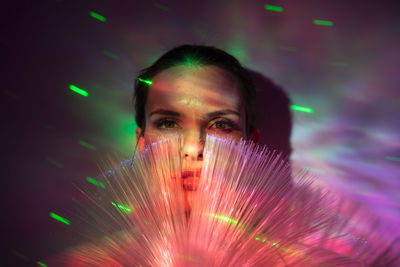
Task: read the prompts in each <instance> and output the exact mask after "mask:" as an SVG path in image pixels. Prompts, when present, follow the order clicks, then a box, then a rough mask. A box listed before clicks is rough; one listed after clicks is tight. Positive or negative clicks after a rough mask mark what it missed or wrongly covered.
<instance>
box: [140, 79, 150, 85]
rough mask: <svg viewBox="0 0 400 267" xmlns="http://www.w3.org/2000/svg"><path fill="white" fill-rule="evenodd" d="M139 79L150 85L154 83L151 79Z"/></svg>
mask: <svg viewBox="0 0 400 267" xmlns="http://www.w3.org/2000/svg"><path fill="white" fill-rule="evenodd" d="M138 80H139V82H142V83H145V84H147V85H149V86H150V85H152V84H153V82H152V81H149V80H144V79H141V78H138Z"/></svg>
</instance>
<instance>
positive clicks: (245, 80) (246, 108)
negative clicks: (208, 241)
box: [134, 45, 289, 205]
mask: <svg viewBox="0 0 400 267" xmlns="http://www.w3.org/2000/svg"><path fill="white" fill-rule="evenodd" d="M255 91H256V90H255V87H254V85H253V82H252V77H251V76H250V74H249V72H248V71H247V70H246V69H245V68H243V67H242V66H241V64H240V63H239V62H238V61H237V60H236V59H235V58H234V57H232V56H231V55H229V54H227V53H226V52H224V51H222V50H220V49H217V48H214V47H208V46H196V45H183V46H179V47H176V48H174V49H172V50H170V51H168V52H167V53H165V54H164V55H163V56H161V57H160V58H159V59H158V60H157V61H156V62H155V63H154V64H153V65H152V66H150V67H149V68H147V69H144V70H143V71H142V72H141V74H140V75H139V77H138V79H137V81H136V85H135V96H134V106H135V111H136V122H137V125H138V128H137V129H136V141H137V145H138V148H139V150H140V151H143V150H144V147H145V146H146V145H148V144H151V143H153V142H155V141H157V139H159V138H160V137H167V136H169V135H171V134H179V135H181V136H182V137H183V147H182V157H183V166H184V167H183V172H182V175H183V178H184V182H183V183H184V184H183V186H184V189H185V192H186V193H187V199H188V201H189V205H190V203H191V202H192V197H193V191H195V190H196V188H197V185H198V181H199V177H200V172H201V165H202V159H203V149H204V143H205V137H206V135H207V134H210V135H215V136H219V137H223V138H230V139H234V140H239V139H241V138H244V139H248V140H252V141H254V142H256V143H257V142H258V140H259V137H260V134H259V131H258V130H257V129H256V127H255V110H256V92H255ZM286 109H288V107H287V106H286ZM274 131H279V129H274ZM287 142H288V143H289V141H288V140H287ZM271 146H272V147H274V145H271ZM189 166H190V169H189ZM193 169H194V171H193Z"/></svg>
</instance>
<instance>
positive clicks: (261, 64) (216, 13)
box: [0, 0, 400, 266]
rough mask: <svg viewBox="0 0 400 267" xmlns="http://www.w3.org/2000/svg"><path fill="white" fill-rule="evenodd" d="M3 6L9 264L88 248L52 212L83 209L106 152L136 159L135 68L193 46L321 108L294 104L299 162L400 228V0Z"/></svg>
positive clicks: (296, 161) (5, 228) (5, 217)
mask: <svg viewBox="0 0 400 267" xmlns="http://www.w3.org/2000/svg"><path fill="white" fill-rule="evenodd" d="M265 4H270V5H276V6H280V7H283V12H274V11H271V10H267V9H265V8H264V5H265ZM1 10H2V13H3V15H2V17H1V20H2V22H1V26H2V27H1V28H2V32H3V33H2V34H1V36H0V45H1V50H0V53H1V55H2V56H1V62H2V65H3V67H2V86H1V89H0V95H1V97H0V99H1V105H0V107H1V110H2V111H1V118H2V121H1V123H2V127H1V129H2V136H3V137H2V139H1V140H2V156H3V157H2V164H3V165H4V166H3V167H2V175H1V181H2V185H3V186H2V187H1V188H2V191H3V192H2V194H1V195H2V197H3V198H4V200H3V201H2V203H3V213H2V219H1V221H2V226H1V229H2V231H4V233H3V234H2V242H1V243H2V246H4V248H3V249H2V252H3V253H4V255H5V256H4V257H2V260H1V262H0V263H4V264H6V263H7V264H10V265H8V266H12V265H18V264H21V265H22V264H26V265H29V264H35V263H36V261H39V260H43V259H45V258H46V257H48V256H49V255H51V254H54V253H56V252H58V251H61V250H63V249H65V248H66V247H69V246H72V245H74V244H77V243H79V242H80V237H79V236H78V235H77V234H76V232H77V231H79V227H78V226H76V225H74V223H73V219H71V218H70V217H69V218H70V219H71V220H72V223H71V225H70V226H67V225H65V224H61V223H59V222H57V221H55V220H53V219H52V218H50V217H49V212H51V211H52V212H55V213H57V214H60V215H63V216H66V217H67V215H70V214H73V213H74V209H75V208H74V202H73V201H72V198H79V196H78V195H77V194H76V190H75V189H74V185H73V184H77V185H79V184H85V183H87V181H86V179H87V177H95V176H96V175H97V174H98V167H97V164H98V162H99V161H100V160H102V159H104V158H105V156H106V155H107V153H117V154H118V155H120V156H121V158H128V157H129V155H130V154H131V152H132V150H133V147H134V129H135V124H134V120H133V112H132V108H131V106H130V98H131V96H132V93H133V80H134V78H135V75H136V73H137V72H138V71H139V70H140V69H141V68H143V67H146V66H148V65H149V64H151V63H152V62H153V61H154V59H155V58H157V57H158V56H159V55H160V54H161V53H162V52H164V51H166V50H168V49H170V48H172V47H174V46H176V45H179V44H183V43H197V44H207V45H214V46H217V47H219V48H222V49H225V50H226V51H228V52H230V53H232V54H233V55H235V56H236V57H237V58H238V59H239V60H241V61H242V62H243V63H244V64H245V65H246V66H247V67H249V68H251V69H254V70H256V71H258V72H260V73H262V74H264V75H266V76H268V77H269V78H271V79H272V80H273V81H274V82H275V83H277V84H279V85H281V86H282V87H283V88H284V89H285V90H286V92H287V93H288V94H289V96H290V97H291V99H292V102H293V104H295V105H299V106H305V107H309V108H312V109H313V111H314V112H313V113H304V112H299V111H294V110H293V116H294V132H293V135H292V141H293V148H294V154H293V156H292V160H293V164H294V166H295V167H305V168H308V169H309V170H310V171H311V172H312V173H315V174H318V175H320V178H319V181H320V182H321V183H322V184H324V185H327V186H329V187H330V188H332V189H335V190H339V191H341V192H342V193H343V194H345V195H348V196H349V197H351V198H353V199H354V200H356V201H359V202H360V203H362V204H363V205H366V206H368V207H370V209H371V210H376V213H377V214H379V216H381V217H382V218H383V219H384V220H385V221H387V222H389V223H399V222H400V219H399V218H400V204H399V203H400V195H399V192H400V177H399V173H400V140H399V130H400V120H399V107H400V93H399V84H400V80H399V72H398V70H399V67H400V64H399V63H400V53H399V52H398V49H399V38H400V37H399V34H398V29H399V27H400V21H399V17H398V6H397V5H396V2H395V1H381V2H378V1H358V0H356V1H345V0H342V1H333V0H329V1H316V0H304V1H291V2H288V1H279V0H274V1H268V2H265V1H258V0H255V1H244V0H243V1H224V0H219V1H158V2H156V1H90V0H89V1H74V0H70V1H68V0H59V1H56V0H54V1H50V0H43V1H8V3H7V1H4V3H2V7H1ZM91 11H93V12H96V13H98V14H101V15H102V16H104V17H105V19H106V21H105V22H102V21H100V20H98V19H95V18H93V17H92V16H90V12H91ZM315 19H319V20H328V21H332V22H333V26H321V25H316V24H314V23H313V21H314V20H315ZM71 84H73V85H76V86H78V87H79V88H82V89H84V90H86V91H87V92H88V93H89V96H88V97H83V96H81V95H79V94H76V93H74V92H73V91H71V90H70V89H69V85H71ZM264 128H265V127H264ZM270 130H271V131H273V130H274V129H270ZM86 143H88V144H90V145H92V147H88V146H85V145H84V144H86ZM10 262H11V263H10Z"/></svg>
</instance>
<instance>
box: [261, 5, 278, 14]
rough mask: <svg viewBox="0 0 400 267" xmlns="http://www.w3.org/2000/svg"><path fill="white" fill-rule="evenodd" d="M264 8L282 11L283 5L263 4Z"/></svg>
mask: <svg viewBox="0 0 400 267" xmlns="http://www.w3.org/2000/svg"><path fill="white" fill-rule="evenodd" d="M264 8H265V9H266V10H270V11H275V12H282V11H283V7H280V6H273V5H265V6H264Z"/></svg>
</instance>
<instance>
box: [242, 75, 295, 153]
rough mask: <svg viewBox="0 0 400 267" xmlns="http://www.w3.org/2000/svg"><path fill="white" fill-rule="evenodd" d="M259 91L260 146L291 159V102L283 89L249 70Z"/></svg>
mask: <svg viewBox="0 0 400 267" xmlns="http://www.w3.org/2000/svg"><path fill="white" fill-rule="evenodd" d="M248 71H249V73H250V75H251V77H252V79H253V82H254V86H255V87H256V91H257V103H256V104H257V106H256V123H255V125H256V127H257V128H258V129H259V130H260V145H267V147H268V148H270V149H273V150H277V151H279V152H281V153H282V154H283V156H284V157H290V154H291V152H292V146H291V143H290V136H291V133H292V114H291V112H290V105H291V101H290V99H289V96H288V95H287V94H286V93H285V92H284V91H283V89H282V88H281V87H280V86H278V85H276V84H275V83H273V82H272V81H271V80H270V79H269V78H267V77H265V76H264V75H263V74H261V73H259V72H256V71H253V70H249V69H248Z"/></svg>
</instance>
